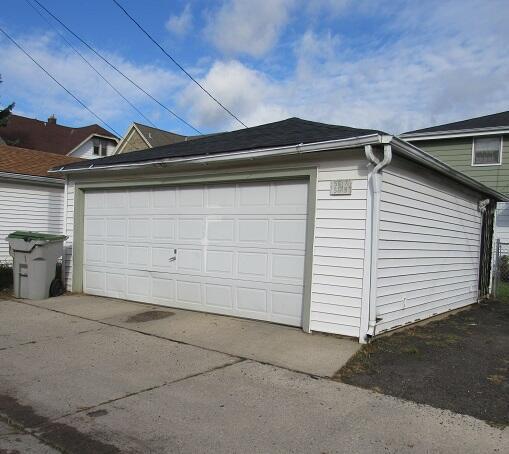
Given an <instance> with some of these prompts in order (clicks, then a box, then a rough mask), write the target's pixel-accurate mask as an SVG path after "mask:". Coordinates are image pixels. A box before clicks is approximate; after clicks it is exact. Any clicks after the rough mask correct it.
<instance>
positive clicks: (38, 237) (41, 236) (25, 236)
mask: <svg viewBox="0 0 509 454" xmlns="http://www.w3.org/2000/svg"><path fill="white" fill-rule="evenodd" d="M7 238H18V239H20V240H25V241H64V240H66V239H67V238H68V237H67V236H66V235H54V234H52V233H42V232H28V231H24V230H16V231H15V232H12V233H9V235H7Z"/></svg>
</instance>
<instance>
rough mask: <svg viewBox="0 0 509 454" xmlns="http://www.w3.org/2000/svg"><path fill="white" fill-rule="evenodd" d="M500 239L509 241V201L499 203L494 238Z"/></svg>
mask: <svg viewBox="0 0 509 454" xmlns="http://www.w3.org/2000/svg"><path fill="white" fill-rule="evenodd" d="M497 238H498V239H500V241H502V242H508V243H509V203H508V202H499V203H497V215H496V224H495V232H494V239H495V240H496V239H497Z"/></svg>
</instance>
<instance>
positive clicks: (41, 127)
mask: <svg viewBox="0 0 509 454" xmlns="http://www.w3.org/2000/svg"><path fill="white" fill-rule="evenodd" d="M92 134H99V135H102V136H107V137H111V138H112V139H115V138H116V137H115V136H114V135H113V134H112V133H111V132H109V131H107V130H106V129H104V128H102V127H101V126H99V125H96V124H93V125H89V126H84V127H82V128H73V127H70V126H63V125H59V124H58V123H57V124H52V123H48V122H46V121H41V120H37V119H35V118H27V117H22V116H20V115H14V114H13V115H11V116H10V117H9V120H8V122H7V125H6V126H5V127H3V128H1V129H0V136H1V137H2V139H3V140H4V141H5V143H7V144H9V145H13V146H16V147H22V148H29V149H32V150H39V151H47V152H49V153H57V154H61V155H66V154H67V153H69V152H70V151H71V150H73V149H74V148H75V147H76V146H78V145H79V144H80V143H81V142H83V141H84V140H85V139H86V138H87V137H89V136H90V135H92Z"/></svg>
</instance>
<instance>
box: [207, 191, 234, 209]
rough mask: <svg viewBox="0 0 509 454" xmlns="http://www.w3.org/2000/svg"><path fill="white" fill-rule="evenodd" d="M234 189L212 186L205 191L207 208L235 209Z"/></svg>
mask: <svg viewBox="0 0 509 454" xmlns="http://www.w3.org/2000/svg"><path fill="white" fill-rule="evenodd" d="M235 195H236V188H235V187H233V186H223V185H220V186H212V187H209V188H208V189H207V208H209V209H210V208H211V209H214V210H216V209H217V208H233V207H235Z"/></svg>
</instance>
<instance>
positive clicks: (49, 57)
mask: <svg viewBox="0 0 509 454" xmlns="http://www.w3.org/2000/svg"><path fill="white" fill-rule="evenodd" d="M15 39H16V40H17V41H18V42H19V43H20V44H21V45H22V46H23V47H24V48H25V49H26V50H27V51H28V52H29V53H30V54H31V55H32V56H33V58H34V59H36V60H37V61H38V62H39V63H40V64H41V65H42V66H43V67H45V68H46V69H47V70H48V71H49V72H50V73H51V74H52V75H53V76H54V77H56V79H57V80H59V82H61V83H62V84H63V85H64V86H65V87H66V88H68V89H69V90H70V91H71V92H73V93H74V94H75V95H76V96H77V97H78V98H79V99H80V100H82V101H83V102H84V103H85V104H86V105H87V106H88V107H89V108H90V109H92V110H93V111H94V112H96V113H97V114H98V115H99V116H100V117H102V118H103V119H105V120H106V121H107V122H109V123H114V124H115V123H116V124H117V125H118V126H117V127H116V128H115V129H117V130H119V129H120V130H121V131H119V132H122V130H123V129H124V128H125V127H126V126H127V124H128V122H129V121H132V120H133V119H137V120H138V121H142V122H146V121H145V120H143V119H142V118H140V117H139V116H138V114H137V113H136V112H135V111H134V110H132V109H131V107H130V106H129V105H128V104H127V103H126V102H125V101H123V100H122V99H121V98H120V97H119V96H118V95H117V94H116V93H115V92H114V91H113V90H112V89H111V87H109V86H108V85H107V84H106V83H105V82H104V81H103V80H101V79H100V78H99V76H98V75H97V74H96V73H94V72H93V71H92V69H91V68H90V67H89V66H87V65H86V63H85V62H84V61H83V60H82V59H81V58H80V57H79V56H78V55H77V54H75V53H74V52H73V51H72V50H70V49H69V48H68V47H64V46H62V45H60V44H59V41H58V39H57V37H55V35H53V34H46V35H37V36H27V37H25V38H23V37H21V38H20V37H15ZM81 52H82V53H83V54H84V55H85V56H86V58H87V59H88V60H89V61H90V62H91V63H92V64H93V65H94V66H95V67H96V68H97V69H98V70H99V71H100V72H101V73H102V74H103V75H105V77H106V78H107V79H108V80H109V81H110V82H111V83H112V84H113V85H114V86H115V87H116V88H117V89H118V90H119V91H120V92H121V93H123V95H124V96H125V97H126V98H127V99H129V100H130V101H131V102H132V103H133V104H135V105H136V106H137V107H138V108H139V109H140V110H141V111H142V112H144V113H145V115H147V116H148V117H149V118H152V119H154V120H155V119H157V112H158V111H159V110H160V109H159V107H158V106H157V105H156V104H155V103H154V102H153V101H151V100H150V99H149V98H147V97H146V95H144V94H143V93H141V92H140V91H139V90H138V89H137V88H135V87H134V86H133V85H131V84H130V83H129V82H128V81H127V80H125V79H124V78H123V77H122V76H120V75H119V74H118V73H116V72H114V71H113V70H112V69H111V68H109V67H108V66H107V65H106V63H104V62H103V61H102V60H100V59H99V58H98V57H96V56H95V55H93V54H92V53H91V52H87V51H86V50H82V51H81ZM0 53H1V55H2V69H1V71H2V79H3V81H4V82H3V83H2V84H1V85H0V90H1V93H2V100H3V101H4V102H8V101H7V100H9V101H10V100H11V99H12V100H13V101H15V102H16V109H17V110H20V111H23V112H25V113H27V114H29V115H30V116H34V117H37V118H41V119H44V118H47V116H48V115H50V114H52V113H54V114H55V115H56V116H57V118H58V119H59V121H61V122H66V121H67V122H70V123H71V124H77V125H79V124H80V123H81V124H86V123H91V122H94V123H96V122H98V120H97V119H96V118H95V117H93V116H92V115H91V114H90V113H88V112H87V111H86V110H85V109H83V108H82V107H81V106H80V105H79V104H78V103H77V102H76V101H75V100H73V99H72V98H71V97H70V96H69V95H68V94H67V93H65V91H63V90H62V88H60V87H59V86H58V85H57V84H56V83H55V82H54V81H52V80H51V79H50V78H49V77H48V76H46V75H45V74H44V73H43V72H42V71H41V70H40V69H39V68H38V67H37V66H35V65H34V64H33V63H32V62H31V61H30V60H29V59H28V58H27V57H26V56H25V55H24V54H22V53H21V51H20V50H19V49H17V48H16V47H14V46H13V45H12V44H11V43H10V42H8V41H7V40H6V39H0ZM102 53H103V55H105V56H106V57H107V58H108V60H109V61H110V62H112V63H113V64H114V65H116V66H117V67H118V68H119V69H120V70H121V71H123V72H124V73H125V74H127V75H128V76H129V77H130V78H131V79H133V80H134V81H136V82H137V83H138V84H139V85H140V86H142V87H143V88H145V89H146V90H147V91H148V92H149V93H151V94H152V95H153V96H155V97H156V98H159V99H161V100H163V102H168V103H171V102H172V99H171V95H172V94H174V93H176V92H178V91H179V89H180V88H181V87H182V86H183V85H184V80H183V79H182V78H181V76H180V75H175V74H174V73H172V72H171V71H168V70H166V69H163V68H160V67H157V66H155V65H139V64H136V63H134V62H130V61H128V60H126V59H124V58H122V57H121V56H119V55H116V54H112V53H108V52H105V51H102ZM126 117H127V118H126Z"/></svg>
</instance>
